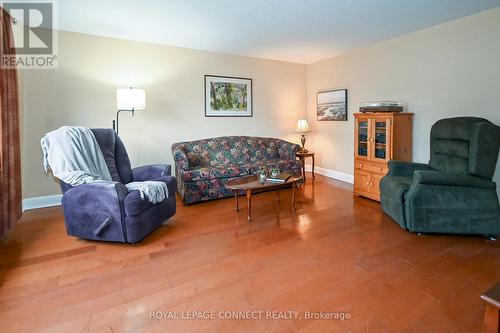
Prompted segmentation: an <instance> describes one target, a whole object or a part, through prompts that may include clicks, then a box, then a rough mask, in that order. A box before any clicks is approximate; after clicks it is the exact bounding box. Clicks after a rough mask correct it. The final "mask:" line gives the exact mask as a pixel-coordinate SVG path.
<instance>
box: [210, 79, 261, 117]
mask: <svg viewBox="0 0 500 333" xmlns="http://www.w3.org/2000/svg"><path fill="white" fill-rule="evenodd" d="M252 102H253V96H252V79H251V78H245V77H233V76H219V75H205V117H252V116H253V105H252V104H253V103H252Z"/></svg>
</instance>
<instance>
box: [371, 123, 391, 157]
mask: <svg viewBox="0 0 500 333" xmlns="http://www.w3.org/2000/svg"><path fill="white" fill-rule="evenodd" d="M371 141H372V142H373V143H374V144H373V151H372V152H373V158H375V159H377V160H384V161H386V160H389V159H390V156H389V152H390V149H389V144H390V119H374V121H373V137H372V138H371Z"/></svg>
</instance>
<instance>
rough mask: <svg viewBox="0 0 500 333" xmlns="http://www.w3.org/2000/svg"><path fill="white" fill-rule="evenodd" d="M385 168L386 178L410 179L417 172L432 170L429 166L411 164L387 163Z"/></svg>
mask: <svg viewBox="0 0 500 333" xmlns="http://www.w3.org/2000/svg"><path fill="white" fill-rule="evenodd" d="M387 166H388V167H389V172H388V173H387V176H401V177H412V176H413V173H414V172H415V171H417V170H434V169H433V168H432V167H431V166H430V165H429V164H424V163H413V162H400V161H389V162H388V163H387Z"/></svg>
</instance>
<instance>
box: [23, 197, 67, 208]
mask: <svg viewBox="0 0 500 333" xmlns="http://www.w3.org/2000/svg"><path fill="white" fill-rule="evenodd" d="M61 199H62V194H56V195H47V196H43V197H34V198H27V199H23V212H24V211H27V210H30V209H37V208H46V207H52V206H59V205H60V204H61Z"/></svg>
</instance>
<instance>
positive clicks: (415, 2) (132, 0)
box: [58, 0, 500, 63]
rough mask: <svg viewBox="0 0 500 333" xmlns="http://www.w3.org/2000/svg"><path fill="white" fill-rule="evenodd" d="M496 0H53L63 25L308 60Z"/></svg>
mask: <svg viewBox="0 0 500 333" xmlns="http://www.w3.org/2000/svg"><path fill="white" fill-rule="evenodd" d="M497 6H500V0H163V1H162V0H59V1H58V12H59V15H58V19H59V28H60V29H61V30H67V31H74V32H81V33H86V34H93V35H100V36H109V37H117V38H123V39H129V40H136V41H145V42H153V43H159V44H166V45H173V46H180V47H188V48H194V49H201V50H208V51H216V52H222V53H229V54H239V55H247V56H254V57H261V58H269V59H277V60H286V61H293V62H299V63H310V62H314V61H317V60H320V59H323V58H328V57H331V56H334V55H337V54H340V53H345V52H347V51H349V50H351V49H353V48H356V47H360V46H363V45H366V44H371V43H375V42H379V41H382V40H385V39H389V38H393V37H397V36H401V35H404V34H407V33H410V32H413V31H417V30H420V29H423V28H426V27H430V26H433V25H437V24H440V23H443V22H446V21H450V20H453V19H456V18H460V17H463V16H467V15H470V14H474V13H477V12H480V11H484V10H487V9H491V8H493V7H497Z"/></svg>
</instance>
